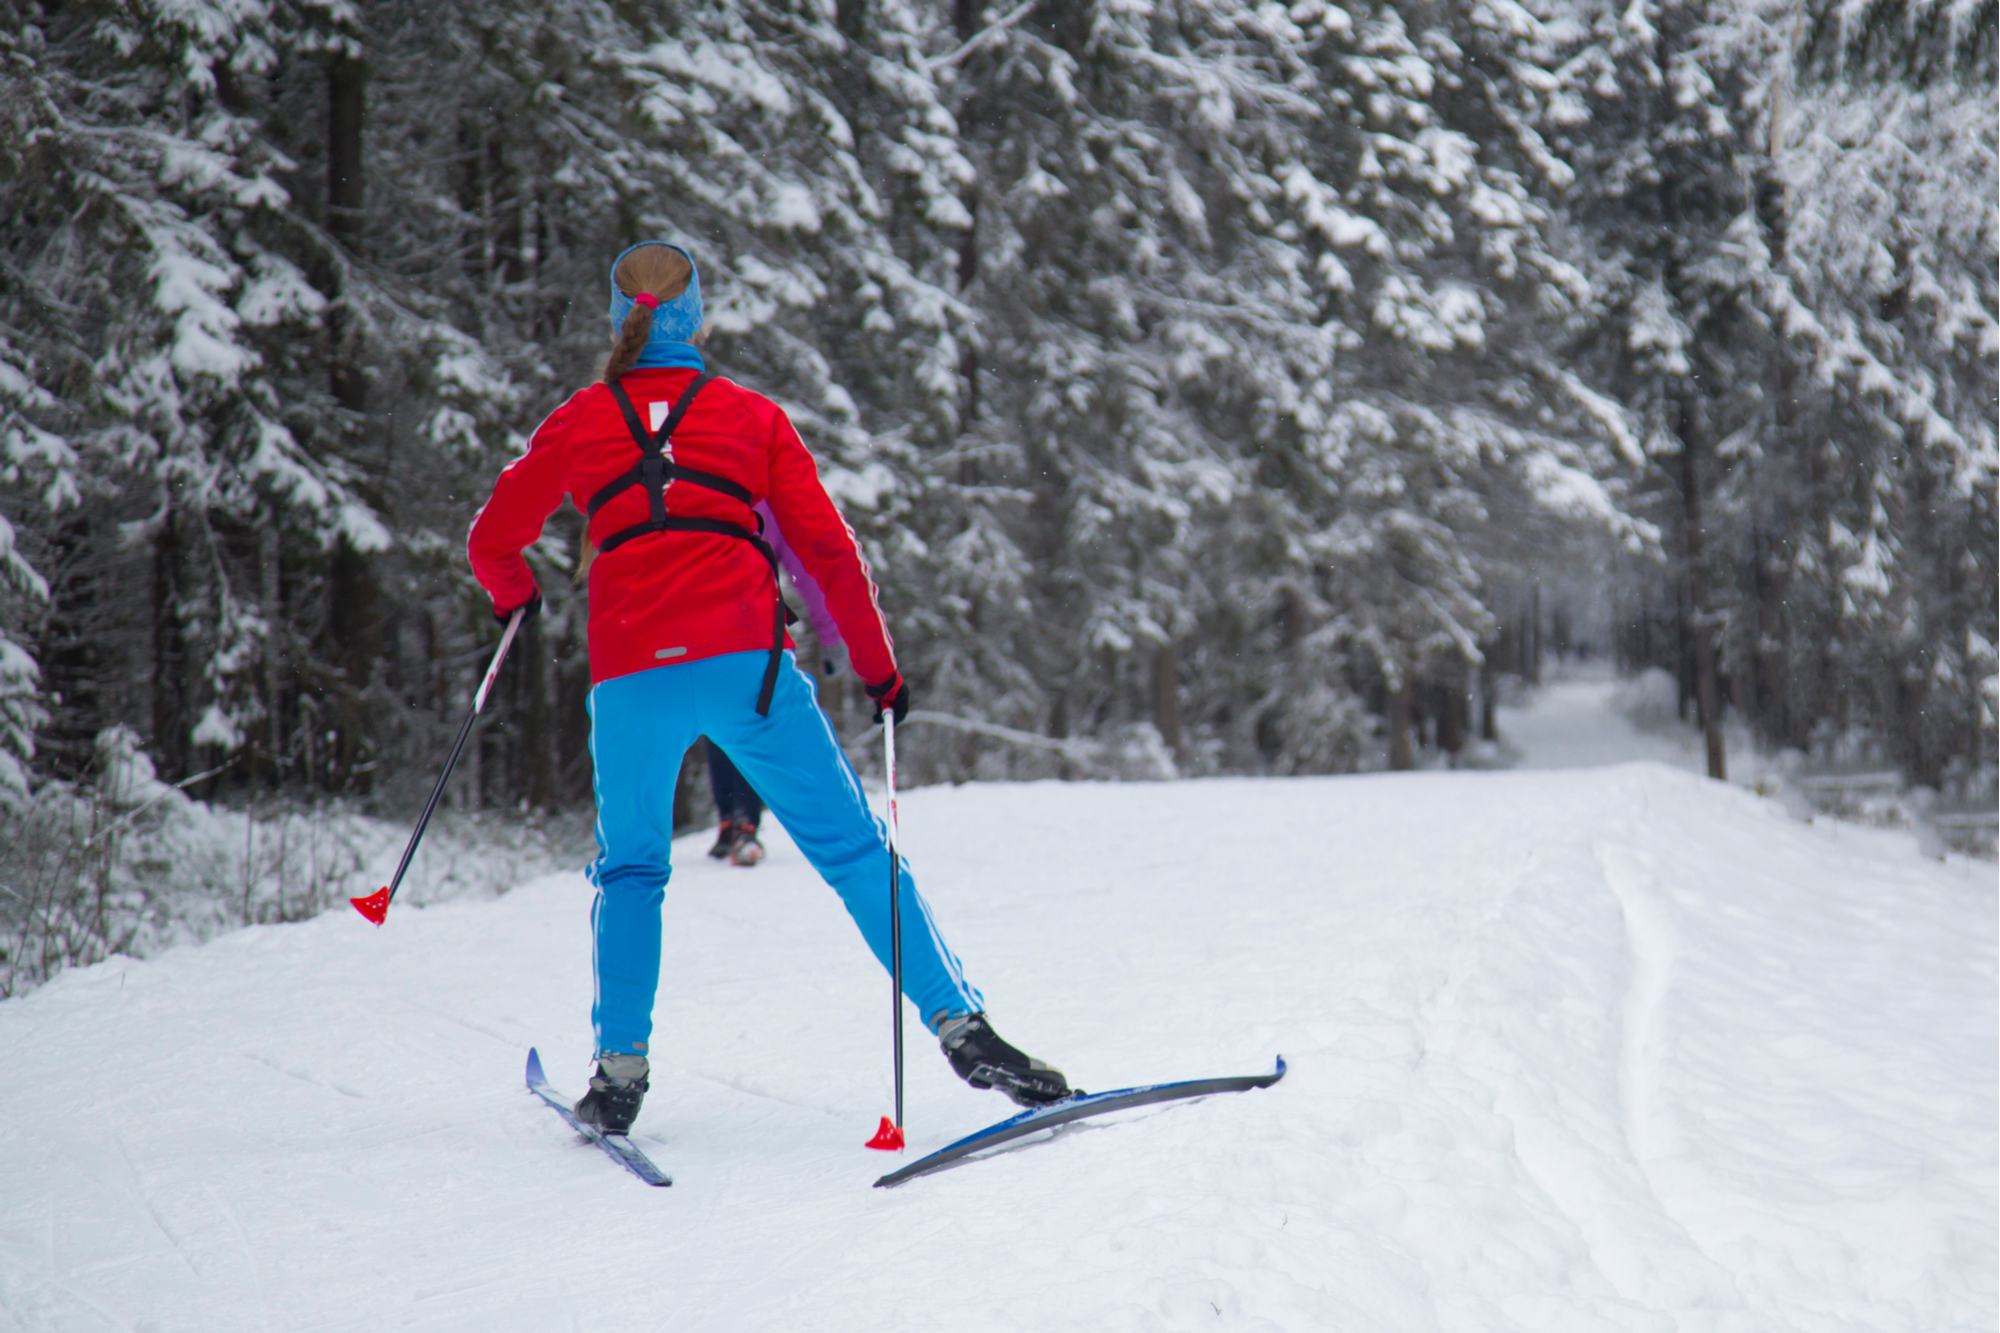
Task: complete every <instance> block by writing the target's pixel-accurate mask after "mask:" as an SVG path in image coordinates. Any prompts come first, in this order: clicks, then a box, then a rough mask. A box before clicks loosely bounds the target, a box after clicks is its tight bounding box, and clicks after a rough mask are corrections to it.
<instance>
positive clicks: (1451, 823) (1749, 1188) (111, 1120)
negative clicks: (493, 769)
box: [0, 765, 2000, 1333]
mask: <svg viewBox="0 0 2000 1333" xmlns="http://www.w3.org/2000/svg"><path fill="white" fill-rule="evenodd" d="M904 829H905V836H906V841H907V844H908V846H909V848H910V851H911V854H912V856H913V858H914V860H915V863H916V865H917V868H918V873H919V874H920V876H921V877H922V882H923V884H924V887H925V890H926V892H927V894H928V895H929V896H930V897H931V898H932V899H933V901H934V902H935V903H936V905H937V909H938V914H939V916H940V918H941V920H942V923H943V925H944V927H945V929H946V930H947V932H948V934H949V937H950V939H951V940H952V942H953V943H954V945H955V946H956V947H957V948H958V950H959V951H960V953H961V954H962V956H963V957H964V959H965V961H966V964H967V967H968V969H969V971H970V972H971V974H972V975H973V977H974V979H975V980H976V981H977V982H978V983H979V984H980V985H981V986H982V987H983V988H984V989H985V991H986V994H987V998H988V1001H989V1003H990V1005H991V1009H992V1012H993V1014H994V1016H995V1020H996V1022H997V1024H998V1025H999V1027H1000V1029H1001V1030H1002V1031H1003V1032H1004V1033H1006V1034H1007V1035H1008V1036H1009V1037H1010V1038H1011V1039H1013V1040H1014V1041H1016V1042H1017V1043H1019V1044H1020V1045H1022V1046H1024V1047H1025V1048H1026V1049H1028V1050H1030V1051H1033V1052H1035V1053H1036V1054H1039V1055H1042V1056H1044V1057H1046V1058H1049V1059H1051V1060H1054V1061H1055V1062H1057V1063H1058V1064H1060V1065H1061V1066H1062V1067H1063V1068H1064V1069H1065V1070H1067V1071H1068V1072H1069V1074H1070V1075H1071V1077H1072V1078H1073V1079H1074V1080H1075V1081H1077V1082H1079V1083H1081V1084H1082V1085H1083V1086H1085V1087H1088V1088H1092V1089H1096V1088H1101V1087H1112V1086H1117V1085H1120V1084H1125V1083H1132V1082H1138V1081H1147V1080H1153V1079H1159V1078H1172V1077H1191V1076H1199V1075H1207V1074H1221V1073H1242V1072H1253V1071H1257V1070H1262V1069H1265V1068H1268V1066H1269V1062H1270V1060H1271V1057H1272V1056H1273V1055H1276V1054H1279V1053H1282V1054H1283V1055H1284V1056H1285V1057H1286V1058H1287V1059H1288V1060H1289V1061H1290V1062H1291V1065H1292V1073H1291V1075H1290V1076H1289V1077H1288V1078H1287V1079H1286V1080H1285V1082H1283V1083H1282V1084H1280V1085H1279V1086H1278V1087H1276V1088H1274V1089H1271V1090H1269V1091H1265V1092H1252V1093H1246V1094H1241V1095H1236V1096H1227V1097H1217V1098H1212V1099H1209V1100H1207V1101H1204V1102H1198V1103H1193V1104H1186V1105H1181V1106H1175V1107H1162V1108H1151V1109H1149V1110H1146V1111H1140V1112H1135V1113H1132V1114H1131V1115H1130V1116H1129V1117H1128V1118H1126V1119H1124V1120H1122V1121H1116V1122H1111V1123H1098V1124H1092V1125H1086V1126H1077V1127H1073V1128H1071V1129H1068V1130H1065V1131H1062V1132H1060V1133H1059V1134H1058V1135H1057V1137H1056V1138H1055V1140H1054V1141H1053V1142H1041V1143H1031V1144H1030V1145H1028V1146H1026V1147H1023V1148H1020V1149H1018V1150H1015V1151H1009V1152H1003V1153H1001V1154H999V1155H997V1156H995V1157H992V1158H989V1159H987V1160H983V1161H975V1162H973V1163H972V1164H970V1165H967V1166H965V1167H963V1168H961V1169H959V1170H955V1171H951V1172H948V1173H945V1174H943V1175H940V1176H937V1177H934V1178H930V1179H926V1180H921V1181H918V1182H915V1183H913V1184H911V1185H908V1186H906V1187H904V1188H902V1189H899V1190H895V1191H877V1190H872V1189H870V1188H869V1182H870V1181H872V1180H873V1179H874V1177H875V1176H876V1175H877V1174H879V1173H880V1172H881V1171H882V1170H884V1169H885V1168H886V1167H887V1166H888V1165H889V1164H890V1162H891V1161H893V1160H894V1159H891V1158H886V1157H884V1156H883V1155H881V1154H877V1153H871V1152H869V1151H867V1150H866V1149H864V1148H863V1147H862V1146H861V1144H862V1141H863V1140H864V1139H865V1138H866V1137H867V1135H868V1133H869V1132H870V1131H871V1130H872V1129H873V1127H874V1124H875V1121H876V1118H877V1117H878V1116H880V1115H881V1114H882V1113H883V1112H884V1111H886V1110H888V1108H889V1086H888V1073H887V1070H888V1032H887V1026H888V1024H887V1021H886V1015H885V1014H883V1012H882V1010H883V1008H884V1007H885V1004H884V1001H885V996H884V994H883V992H884V991H885V990H886V989H887V985H886V982H885V980H884V978H883V977H882V975H881V973H880V972H879V971H878V970H877V969H875V968H874V966H873V965H872V963H871V962H870V960H869V959H868V958H867V956H866V954H865V953H864V951H863V948H862V945H861V942H860V940H859V938H858V936H857V934H856V932H855V931H854V930H853V929H852V927H851V926H850V925H849V923H848V922H847V920H846V918H845V916H844V914H843V913H842V912H841V910H840V907H839V905H838V903H837V901H836V900H835V899H834V897H833V895H832V894H831V893H830V892H829V891H827V890H826V889H824V888H823V887H821V886H820V885H819V884H818V883H817V881H816V880H815V879H814V877H813V876H812V875H811V873H810V871H809V870H808V869H807V868H806V867H805V866H804V865H803V864H802V862H801V861H800V859H799V857H798V854H797V853H796V851H794V850H793V849H792V848H791V847H790V846H789V844H787V843H786V842H785V841H784V839H783V838H782V836H780V835H774V836H773V837H772V838H771V840H770V841H771V842H772V844H773V845H772V854H771V859H770V860H769V862H767V864H766V865H765V866H763V867H761V868H759V869H757V870H754V871H743V870H731V869H728V868H724V867H720V866H717V865H715V864H714V863H712V862H709V861H707V860H705V859H704V858H703V857H702V856H701V855H700V852H701V848H702V846H703V845H704V843H705V838H691V839H685V840H683V841H682V842H681V843H680V844H679V846H678V847H677V849H676V851H677V856H678V858H679V863H680V865H681V867H682V869H681V870H680V872H679V873H678V874H677V875H676V877H675V879H674V881H673V883H672V884H671V885H670V886H669V889H668V894H667V927H666V929H667V946H666V959H667V961H666V967H665V973H666V975H665V979H664V983H663V986H662V993H661V1000H660V1005H659V1010H658V1029H657V1033H656V1039H655V1040H656V1052H657V1054H656V1061H657V1063H656V1065H655V1072H654V1075H653V1091H652V1094H651V1096H650V1098H649V1099H648V1102H647V1104H646V1108H645V1111H644V1112H643V1114H642V1116H641V1118H640V1121H639V1125H638V1132H637V1134H636V1137H637V1139H638V1140H639V1141H640V1142H641V1143H642V1144H643V1145H644V1146H645V1147H646V1149H647V1150H648V1151H649V1152H651V1153H652V1154H654V1156H655V1157H656V1158H657V1159H658V1160H659V1161H660V1162H661V1163H662V1164H663V1165H665V1166H667V1167H668V1168H669V1169H670V1170H671V1171H672V1172H673V1174H674V1175H675V1177H676V1184H675V1185H674V1186H673V1188H671V1189H666V1190H648V1189H646V1188H645V1187H644V1186H641V1185H639V1184H638V1183H637V1182H635V1181H633V1180H632V1179H630V1178H629V1177H627V1176H626V1175H625V1174H624V1173H623V1172H621V1171H620V1170H618V1169H617V1167H615V1166H614V1165H612V1164H611V1163H610V1162H609V1161H607V1160H606V1159H605V1158H604V1157H603V1156H602V1155H601V1154H599V1153H597V1152H596V1151H595V1150H593V1149H591V1148H589V1147H588V1146H586V1145H581V1144H579V1143H578V1141H577V1140H576V1138H575V1137H574V1136H573V1135H572V1134H571V1133H570V1132H569V1131H568V1130H567V1129H566V1128H565V1127H564V1126H563V1125H562V1124H561V1122H560V1121H559V1120H558V1119H557V1118H556V1117H555V1116H554V1115H552V1114H550V1113H549V1112H548V1111H547V1110H546V1109H545V1108H543V1107H541V1106H540V1105H538V1104H537V1103H536V1102H535V1101H534V1100H533V1099H532V1098H530V1097H529V1096H528V1095H527V1094H526V1093H525V1092H524V1091H522V1089H521V1066H522V1063H523V1060H524V1058H525V1055H526V1052H527V1048H528V1047H529V1046H530V1045H531V1044H535V1045H539V1046H540V1047H541V1050H542V1054H543V1056H544V1059H545V1060H546V1061H547V1063H548V1065H549V1068H550V1073H551V1077H552V1078H554V1079H555V1081H556V1082H557V1084H558V1086H559V1087H561V1088H563V1089H564V1090H566V1091H569V1092H571V1093H572V1094H574V1093H576V1092H580V1091H581V1088H582V1082H583V1079H584V1077H585V1074H586V1071H587V1057H588V1054H589V1033H588V1028H587V1008H588V1005H589V1001H590V973H589V936H588V927H587V914H588V908H589V901H590V890H589V888H588V886H587V885H586V884H585V883H584V881H583V880H582V878H581V876H579V875H576V874H561V875H553V876H547V877H544V878H541V879H537V880H534V881H533V882H531V883H528V884H526V885H524V886H522V887H521V888H519V889H517V890H516V891H514V892H513V893H511V894H508V895H507V896H505V897H503V898H501V899H499V900H497V901H484V902H473V901H460V902H452V903H446V904H442V905H439V906H435V907H430V908H427V909H423V910H404V909H403V908H402V907H401V906H400V905H399V907H398V909H397V911H396V912H395V913H394V914H392V915H391V917H390V920H389V924H388V925H387V926H386V927H385V928H384V929H382V930H379V931H378V930H375V929H373V928H370V927H368V926H367V925H366V924H364V923H363V922H362V921H361V919H360V918H359V917H358V916H355V915H354V914H352V913H342V914H330V915H327V916H324V917H321V918H319V919H317V920H314V921H310V922H306V923H303V924H299V925H290V926H263V927H255V928H252V929H248V930H243V931H240V932H237V933H235V934H233V935H229V936H227V937H225V938H223V939H221V940H218V941H216V942H214V943H212V944H209V945H206V946H203V947H200V948H189V949H181V950H176V951H173V952H170V953H168V954H166V955H164V956H162V957H160V958H158V959H156V960H154V961H152V962H145V963H141V962H133V961H129V960H125V959H114V960H112V961H110V962H107V963H103V964H100V965H97V966H94V967H90V968H85V969H79V970H77V971H74V972H71V973H68V974H66V975H64V976H63V977H61V978H59V979H58V980H56V981H55V982H53V983H51V984H50V985H48V986H47V987H45V988H43V989H42V990H40V991H38V992H36V993H35V994H32V995H29V996H27V997H25V998H22V999H18V1000H12V1001H8V1002H6V1003H0V1052H4V1056H0V1062H4V1067H5V1069H6V1071H7V1078H6V1080H5V1084H4V1087H0V1328H4V1329H9V1330H30V1329H32V1330H37V1331H40V1330H70V1329H76V1330H86V1329H99V1328H122V1329H134V1330H137V1329H145V1330H148V1331H149V1333H173V1331H175V1330H201V1331H202V1333H222V1331H224V1330H235V1329H244V1330H249V1329H259V1330H262V1329H316V1330H370V1331H373V1330H389V1329H439V1330H446V1329H480V1330H513V1329H520V1330H535V1331H536V1333H540V1331H541V1330H548V1329H572V1328H573V1329H584V1328H591V1329H618V1330H644V1329H676V1330H689V1329H702V1330H745V1329H785V1330H792V1329H814V1330H847V1329H852V1330H870V1331H871V1333H874V1331H879V1330H898V1329H911V1330H915V1329H924V1330H934V1329H939V1328H952V1329H1010V1330H1011V1329H1021V1328H1035V1329H1051V1330H1068V1329H1074V1330H1146V1329H1182V1328H1209V1327H1215V1328H1246V1329H1266V1330H1308V1329H1343V1330H1366V1329H1381V1330H1395V1331H1396V1333H1411V1331H1421V1330H1433V1329H1437V1330H1444V1329H1451V1330H1504V1329H1519V1330H1535V1331H1536V1333H1544V1331H1547V1330H1613V1329H1631V1330H1648V1331H1649V1333H1650V1331H1651V1330H1675V1329H1681V1330H1709V1329H1714V1330H1730V1331H1734V1330H1815V1331H1817V1330H1836V1329H1839V1330H1847V1329H1878V1330H1911V1331H1912V1333H1915V1331H1916V1330H1937V1329H1947V1328H1966V1329H1972V1328H1988V1329H1990V1328H1992V1327H1993V1326H1994V1323H1995V1317H1996V1297H1995V1268H1996V1264H1995V1249H1996V1216H1995V1212H1996V1209H1995V1166H1996V1155H1995V1137H1996V1135H1995V1124H1996V1098H1995V1087H1996V1045H2000V1023H1996V1001H1995V979H1996V972H1995V957H1994V955H1995V933H1996V916H1995V884H1994V873H1993V869H1992V867H1991V866H1988V865H1983V864H1982V865H1969V864H1967V863H1965V862H1963V861H1953V862H1951V863H1948V864H1943V865H1940V864H1936V863H1932V862H1928V861H1925V860H1923V859H1921V858H1919V857H1918V856H1916V855H1915V853H1914V852H1913V850H1912V848H1911V844H1910V841H1909V840H1908V839H1907V838H1906V837H1900V836H1895V835H1890V834H1884V833H1876V832H1871V831H1868V830H1860V829H1854V828H1836V827H1832V826H1806V825H1801V824H1798V823H1795V822H1793V821H1791V820H1789V819H1787V818H1785V817H1784V816H1783V815H1782V814H1781V813H1780V812H1779V811H1778V810H1777V809H1776V808H1774V806H1773V805H1772V804H1771V803H1770V802H1765V801H1760V800H1758V799H1757V798H1756V797H1754V796H1752V795H1750V794H1748V793H1745V792H1742V791H1740V790H1737V789H1733V788H1729V787H1724V786H1721V785H1719V784H1711V783H1706V782H1703V781H1701V780H1699V779H1696V778H1693V777H1690V776H1688V775H1686V774H1683V773H1679V772H1675V771H1671V770H1668V769H1665V768H1662V767H1659V766H1656V765H1632V766H1626V767H1619V768H1610V769H1597V770H1589V771H1580V772H1549V773H1499V774H1490V773H1457V774H1446V773H1426V774H1402V775H1378V776H1370V777H1358V778H1339V779H1325V780H1314V779H1296V780H1289V781H1252V780H1215V781H1200V782H1181V783H1162V784H1147V785H1137V784H1135V785H1111V784H1073V785H1060V784H1055V783H1039V784H1024V785H1017V786H967V787H962V788H957V789H947V788H938V789H927V790H922V791H915V792H911V793H909V794H908V795H907V797H906V799H905V805H904ZM911 1031H912V1044H911V1065H910V1074H911V1079H910V1098H909V1105H910V1111H909V1120H910V1135H911V1140H912V1151H913V1152H921V1151H928V1150H929V1149H931V1148H933V1147H936V1146H939V1145H941V1144H943V1143H944V1142H946V1141H948V1140H950V1139H953V1138H956V1137H958V1136H959V1135H961V1134H963V1133H965V1132H968V1131H970V1130H971V1129H973V1128H976V1127H978V1126H980V1125H982V1124H985V1123H988V1122H990V1121H992V1120H995V1119H998V1118H1000V1117H1001V1116H1002V1115H1004V1114H1006V1113H1007V1112H1008V1110H1009V1108H1008V1107H1007V1105H1006V1104H1005V1103H1004V1102H1002V1101H1001V1100H1000V1099H999V1098H998V1097H996V1096H994V1095H992V1094H982V1093H975V1092H972V1091H971V1090H970V1089H967V1088H965V1087H964V1086H963V1085H961V1084H959V1083H958V1082H957V1081H956V1080H955V1079H954V1078H953V1077H952V1076H951V1074H950V1072H949V1070H948V1069H947V1067H946V1065H945V1063H944V1061H943V1060H942V1059H941V1058H940V1057H938V1056H937V1055H936V1054H935V1053H934V1051H933V1050H932V1049H931V1047H930V1045H929V1043H928V1042H927V1041H926V1040H925V1039H923V1037H922V1034H921V1032H920V1030H918V1029H916V1028H915V1027H914V1024H913V1025H912V1029H911Z"/></svg>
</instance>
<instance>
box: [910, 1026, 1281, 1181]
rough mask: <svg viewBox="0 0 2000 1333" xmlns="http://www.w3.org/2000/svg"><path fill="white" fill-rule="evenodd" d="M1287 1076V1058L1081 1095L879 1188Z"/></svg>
mask: <svg viewBox="0 0 2000 1333" xmlns="http://www.w3.org/2000/svg"><path fill="white" fill-rule="evenodd" d="M1284 1076H1285V1057H1284V1056H1282V1055H1281V1056H1279V1057H1278V1067H1277V1069H1276V1070H1275V1071H1273V1072H1272V1073H1269V1074H1249V1075H1245V1076H1242V1077H1238V1078H1196V1079H1189V1080H1187V1081H1186V1082H1184V1083H1153V1084H1149V1085H1147V1086H1146V1087H1143V1088H1120V1089H1118V1090H1117V1091H1116V1092H1079V1093H1076V1094H1073V1095H1072V1096H1068V1097H1065V1098H1063V1099H1062V1100H1061V1101H1059V1102H1051V1103H1049V1104H1048V1105H1047V1106H1037V1107H1035V1108H1034V1109H1033V1110H1029V1111H1023V1112H1021V1114H1019V1115H1017V1116H1014V1117H1012V1118H1011V1119H1008V1120H1002V1121H1001V1122H1000V1123H999V1124H997V1125H988V1126H987V1127H986V1128H985V1129H982V1130H980V1131H979V1132H978V1133H976V1134H968V1135H966V1136H965V1137H964V1138H962V1139H960V1140H959V1141H958V1142H956V1143H952V1144H947V1145H946V1146H945V1147H942V1148H939V1149H938V1150H937V1151H936V1152H934V1153H932V1154H931V1155H930V1156H928V1157H923V1158H919V1159H918V1160H916V1161H914V1162H911V1163H910V1164H909V1165H908V1166H906V1167H903V1168H902V1169H900V1170H897V1171H891V1172H890V1173H889V1174H888V1175H886V1176H884V1177H882V1178H881V1179H880V1180H878V1181H876V1182H875V1187H876V1188H877V1189H881V1188H882V1187H883V1186H885V1185H900V1184H902V1183H903V1182H904V1181H906V1180H911V1179H914V1178H915V1177H917V1176H922V1175H928V1174H929V1173H930V1172H932V1171H936V1170H938V1169H939V1168H940V1167H946V1166H950V1165H951V1164H952V1163H953V1162H957V1161H960V1160H962V1159H964V1158H966V1157H970V1156H971V1155H972V1154H973V1153H977V1152H984V1151H986V1150H987V1149H988V1148H994V1147H998V1146H999V1145H1000V1144H1003V1143H1006V1142H1008V1141H1009V1140H1011V1139H1019V1138H1025V1137H1026V1136H1028V1135H1030V1134H1039V1133H1040V1132H1041V1131H1043V1130H1045V1129H1054V1128H1055V1127H1056V1126H1057V1125H1066V1124H1068V1123H1069V1122H1070V1121H1072V1120H1085V1119H1088V1118H1089V1117H1091V1116H1094V1115H1106V1114H1108V1113H1110V1112H1112V1111H1123V1110H1127V1109H1129V1108H1131V1107H1134V1106H1151V1105H1152V1104H1153V1103H1155V1102H1177V1101H1180V1100H1182V1099H1183V1098H1187V1097H1206V1096H1207V1095H1208V1094H1209V1093H1211V1092H1246V1091H1248V1090H1249V1089H1251V1088H1268V1087H1270V1086H1271V1085H1272V1084H1273V1083H1276V1082H1277V1081H1278V1080H1279V1079H1281V1078H1283V1077H1284Z"/></svg>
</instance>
